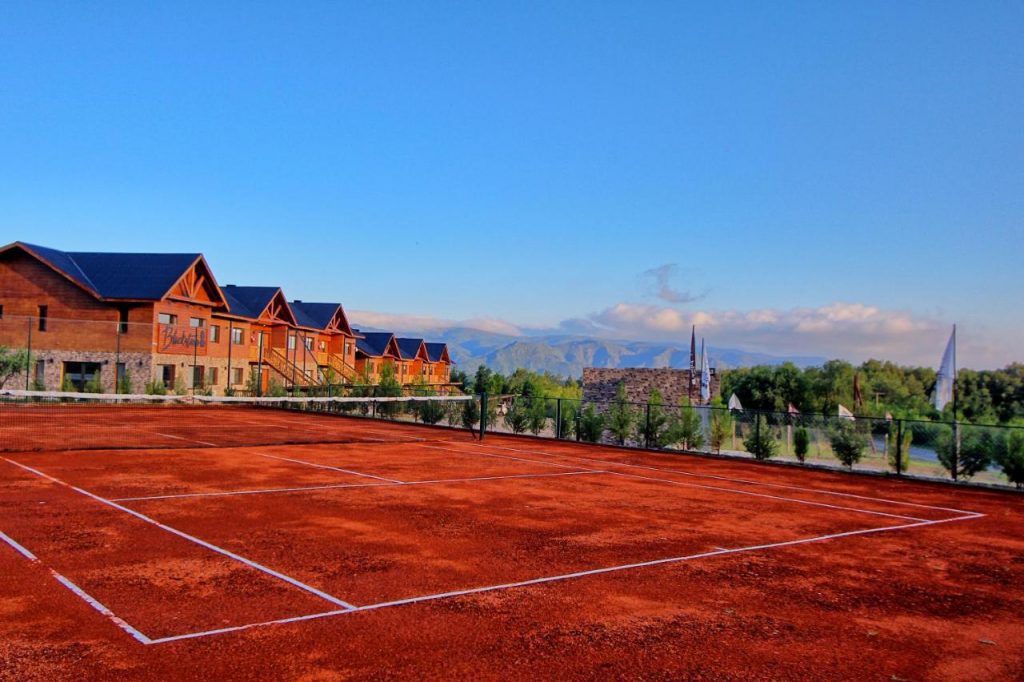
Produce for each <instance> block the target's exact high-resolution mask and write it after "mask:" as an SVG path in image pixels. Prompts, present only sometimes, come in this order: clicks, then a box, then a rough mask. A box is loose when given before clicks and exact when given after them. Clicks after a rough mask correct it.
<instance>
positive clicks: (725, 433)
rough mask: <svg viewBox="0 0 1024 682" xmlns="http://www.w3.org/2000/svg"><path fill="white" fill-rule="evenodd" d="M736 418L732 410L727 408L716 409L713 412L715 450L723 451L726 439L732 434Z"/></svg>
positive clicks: (712, 439) (712, 430) (712, 432)
mask: <svg viewBox="0 0 1024 682" xmlns="http://www.w3.org/2000/svg"><path fill="white" fill-rule="evenodd" d="M734 426H735V420H734V419H733V416H732V412H730V411H729V410H725V409H715V410H713V411H712V412H711V448H712V449H713V450H714V451H715V452H721V451H722V446H723V445H725V439H726V438H729V437H730V436H732V433H733V428H734Z"/></svg>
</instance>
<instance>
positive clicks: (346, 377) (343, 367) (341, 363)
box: [327, 353, 359, 383]
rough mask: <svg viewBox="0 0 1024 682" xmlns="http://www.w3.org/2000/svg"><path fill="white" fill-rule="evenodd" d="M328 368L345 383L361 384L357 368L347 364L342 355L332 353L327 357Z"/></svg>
mask: <svg viewBox="0 0 1024 682" xmlns="http://www.w3.org/2000/svg"><path fill="white" fill-rule="evenodd" d="M327 366H328V367H330V368H331V370H332V371H334V373H335V374H337V375H338V376H339V377H341V379H342V380H343V381H346V382H350V383H359V373H358V372H356V368H355V367H353V366H352V365H350V364H348V363H347V362H345V358H343V357H341V356H340V355H335V354H334V353H330V354H329V355H328V356H327Z"/></svg>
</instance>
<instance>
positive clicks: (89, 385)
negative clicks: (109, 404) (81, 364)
mask: <svg viewBox="0 0 1024 682" xmlns="http://www.w3.org/2000/svg"><path fill="white" fill-rule="evenodd" d="M82 389H83V390H82V392H83V393H103V392H104V391H103V380H102V379H101V378H100V375H99V372H97V373H96V374H93V375H92V379H89V380H88V381H87V382H85V386H83V387H82Z"/></svg>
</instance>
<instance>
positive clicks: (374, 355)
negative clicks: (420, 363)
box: [355, 329, 401, 384]
mask: <svg viewBox="0 0 1024 682" xmlns="http://www.w3.org/2000/svg"><path fill="white" fill-rule="evenodd" d="M355 332H356V333H357V334H359V336H361V337H362V338H357V339H356V371H357V372H358V373H359V376H360V377H361V380H362V381H365V382H367V383H370V384H376V383H378V382H379V381H380V376H381V371H382V370H383V369H384V367H386V366H389V365H390V366H391V367H394V368H395V378H396V379H397V378H398V372H397V367H396V364H397V363H398V361H399V358H400V357H401V351H400V350H399V348H398V343H397V342H396V341H395V335H394V334H392V333H390V332H359V330H358V329H356V330H355Z"/></svg>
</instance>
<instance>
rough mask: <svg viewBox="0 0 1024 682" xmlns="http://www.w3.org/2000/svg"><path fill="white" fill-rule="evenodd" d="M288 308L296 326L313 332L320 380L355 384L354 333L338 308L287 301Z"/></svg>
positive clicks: (356, 381) (356, 376) (336, 305)
mask: <svg viewBox="0 0 1024 682" xmlns="http://www.w3.org/2000/svg"><path fill="white" fill-rule="evenodd" d="M289 306H290V307H291V309H292V312H294V313H295V317H296V319H297V320H298V322H299V324H300V325H302V326H303V327H304V328H306V329H315V330H316V335H315V337H314V338H313V339H312V352H313V354H314V355H315V356H316V362H317V366H318V368H319V377H320V380H321V381H322V382H324V383H332V384H340V383H359V374H358V370H357V369H356V340H357V334H356V333H355V332H354V331H352V327H351V326H350V325H349V323H348V318H347V317H346V316H345V309H344V308H343V307H342V305H341V304H340V303H310V302H307V301H291V302H290V303H289ZM304 342H305V341H304Z"/></svg>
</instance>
